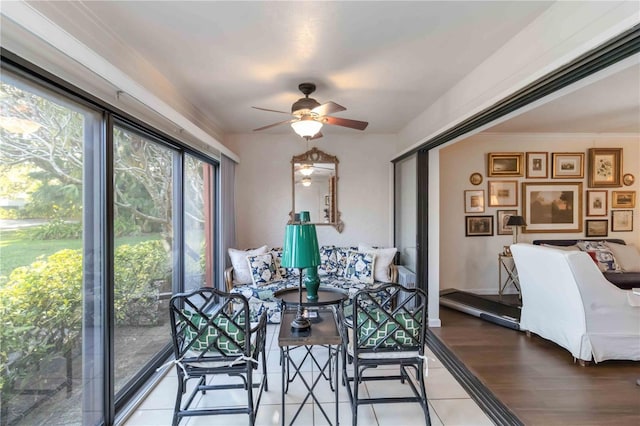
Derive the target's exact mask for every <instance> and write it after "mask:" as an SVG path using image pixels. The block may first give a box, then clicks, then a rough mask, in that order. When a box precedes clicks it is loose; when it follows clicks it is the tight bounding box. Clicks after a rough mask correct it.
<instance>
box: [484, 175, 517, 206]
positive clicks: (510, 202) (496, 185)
mask: <svg viewBox="0 0 640 426" xmlns="http://www.w3.org/2000/svg"><path fill="white" fill-rule="evenodd" d="M488 184H489V207H516V206H517V205H518V181H515V180H490V181H489V182H488Z"/></svg>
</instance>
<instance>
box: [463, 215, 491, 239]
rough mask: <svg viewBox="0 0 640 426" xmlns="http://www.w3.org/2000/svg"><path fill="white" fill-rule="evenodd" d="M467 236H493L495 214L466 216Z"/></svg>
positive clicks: (465, 232)
mask: <svg viewBox="0 0 640 426" xmlns="http://www.w3.org/2000/svg"><path fill="white" fill-rule="evenodd" d="M464 220H465V227H464V235H465V237H491V236H493V216H465V217H464Z"/></svg>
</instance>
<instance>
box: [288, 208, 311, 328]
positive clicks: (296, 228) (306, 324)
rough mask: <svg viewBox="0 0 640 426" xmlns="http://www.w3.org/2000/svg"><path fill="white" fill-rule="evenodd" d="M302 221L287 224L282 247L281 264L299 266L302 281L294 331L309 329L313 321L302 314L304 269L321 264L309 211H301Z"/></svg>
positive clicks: (299, 288) (289, 266)
mask: <svg viewBox="0 0 640 426" xmlns="http://www.w3.org/2000/svg"><path fill="white" fill-rule="evenodd" d="M299 218H300V222H294V223H292V224H289V225H287V228H286V230H285V235H284V245H283V248H282V262H281V265H282V266H283V267H285V268H298V271H299V273H300V282H299V287H298V297H299V301H298V312H297V314H296V318H295V319H294V320H293V321H292V322H291V329H292V330H294V331H307V330H309V329H310V328H311V321H309V319H308V318H305V317H304V316H303V315H302V270H303V269H305V268H312V267H313V268H315V267H317V266H318V265H319V264H320V249H319V248H318V236H317V235H316V226H315V225H312V224H310V223H307V222H308V220H309V219H308V218H309V212H300V215H299Z"/></svg>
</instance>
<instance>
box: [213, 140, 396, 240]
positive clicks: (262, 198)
mask: <svg viewBox="0 0 640 426" xmlns="http://www.w3.org/2000/svg"><path fill="white" fill-rule="evenodd" d="M395 138H396V137H395V136H393V135H371V134H354V135H330V134H329V135H325V137H323V138H321V139H318V140H316V141H310V142H309V145H308V148H307V142H305V141H304V140H303V139H301V138H299V137H298V136H296V135H295V134H293V132H291V134H287V135H273V134H266V133H263V134H259V133H258V134H240V135H230V136H229V137H228V138H226V139H225V143H226V144H227V145H228V146H229V147H231V149H233V150H234V152H236V153H238V155H239V156H240V158H241V159H242V161H241V162H240V164H239V165H238V166H237V168H236V212H237V214H236V234H237V235H236V237H237V244H238V247H239V248H248V247H256V246H260V245H262V244H267V245H269V246H282V242H283V239H284V229H285V225H286V223H287V220H288V214H289V211H290V210H291V158H292V157H293V156H294V155H299V154H302V153H304V152H306V151H307V149H310V148H311V147H313V146H315V147H317V148H318V149H320V150H322V151H324V152H326V153H327V154H330V155H335V156H336V157H338V160H339V161H340V163H339V165H338V178H339V179H338V209H339V211H340V212H341V213H342V215H341V218H342V221H343V222H344V224H345V225H344V230H343V231H342V233H338V232H337V231H336V230H335V229H334V228H333V227H330V226H318V227H317V231H318V240H319V243H320V244H321V245H323V244H335V245H357V244H358V243H360V242H363V243H370V244H373V245H379V246H390V245H391V244H392V242H393V241H392V240H391V235H392V232H391V231H392V227H393V220H392V216H391V213H390V212H391V209H390V206H391V205H392V204H393V203H392V198H391V193H392V192H391V179H390V173H391V170H392V164H391V162H390V159H391V158H392V156H393V154H394V152H395V146H396V139H395Z"/></svg>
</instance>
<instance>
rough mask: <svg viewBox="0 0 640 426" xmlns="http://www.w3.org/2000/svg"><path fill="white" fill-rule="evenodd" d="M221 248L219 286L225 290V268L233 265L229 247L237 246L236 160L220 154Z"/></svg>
mask: <svg viewBox="0 0 640 426" xmlns="http://www.w3.org/2000/svg"><path fill="white" fill-rule="evenodd" d="M220 160H221V161H220V223H219V227H218V229H219V230H220V240H219V241H220V245H221V247H220V250H218V265H219V266H220V267H219V272H218V274H219V277H218V278H219V280H218V283H219V286H220V288H221V289H223V290H224V270H225V269H226V268H227V267H229V266H231V261H230V260H229V256H227V249H228V248H234V247H235V246H236V188H235V185H236V178H235V173H236V162H235V161H233V160H232V159H230V158H229V157H227V156H225V155H224V154H221V155H220Z"/></svg>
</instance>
